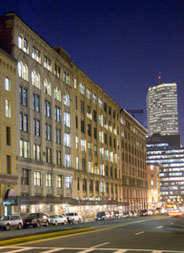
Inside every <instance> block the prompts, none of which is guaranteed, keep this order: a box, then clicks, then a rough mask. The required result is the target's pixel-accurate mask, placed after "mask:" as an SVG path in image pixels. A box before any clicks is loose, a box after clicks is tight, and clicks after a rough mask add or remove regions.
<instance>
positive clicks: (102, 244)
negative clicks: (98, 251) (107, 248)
mask: <svg viewBox="0 0 184 253" xmlns="http://www.w3.org/2000/svg"><path fill="white" fill-rule="evenodd" d="M109 243H110V242H104V243H101V244H97V245H95V246H92V247H93V248H97V247H101V246H104V245H107V244H109Z"/></svg>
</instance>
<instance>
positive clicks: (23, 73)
mask: <svg viewBox="0 0 184 253" xmlns="http://www.w3.org/2000/svg"><path fill="white" fill-rule="evenodd" d="M18 75H19V77H21V78H22V79H24V80H26V81H28V67H27V65H26V64H25V63H23V62H21V61H20V62H18Z"/></svg>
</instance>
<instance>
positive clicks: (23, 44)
mask: <svg viewBox="0 0 184 253" xmlns="http://www.w3.org/2000/svg"><path fill="white" fill-rule="evenodd" d="M18 47H19V48H21V49H22V50H23V51H24V52H26V53H29V49H28V41H27V40H26V38H24V37H23V36H22V35H19V36H18Z"/></svg>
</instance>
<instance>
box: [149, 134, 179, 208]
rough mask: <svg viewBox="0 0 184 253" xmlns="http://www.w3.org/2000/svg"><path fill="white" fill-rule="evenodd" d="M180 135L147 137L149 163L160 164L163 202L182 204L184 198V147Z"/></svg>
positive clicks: (150, 164) (161, 197) (161, 198)
mask: <svg viewBox="0 0 184 253" xmlns="http://www.w3.org/2000/svg"><path fill="white" fill-rule="evenodd" d="M179 140H180V137H179V136H159V135H158V134H156V135H153V136H152V137H148V138H147V165H148V166H152V165H153V166H154V165H157V166H159V177H160V200H161V202H162V204H165V203H174V204H181V203H183V200H184V148H180V141H179Z"/></svg>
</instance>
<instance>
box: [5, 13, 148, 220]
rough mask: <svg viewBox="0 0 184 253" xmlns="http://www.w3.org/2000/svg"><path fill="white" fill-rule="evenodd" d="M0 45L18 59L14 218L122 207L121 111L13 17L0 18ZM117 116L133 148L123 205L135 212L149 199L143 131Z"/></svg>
mask: <svg viewBox="0 0 184 253" xmlns="http://www.w3.org/2000/svg"><path fill="white" fill-rule="evenodd" d="M10 35H11V36H10ZM0 43H1V45H2V46H3V49H4V50H6V51H7V52H9V53H10V54H11V55H12V56H13V57H14V58H15V59H16V60H17V72H16V80H17V82H16V85H15V87H16V90H15V92H14V94H15V96H14V98H15V106H14V110H16V113H15V114H14V115H16V124H15V125H14V126H16V130H17V131H16V135H14V136H16V156H17V161H16V163H17V164H16V169H17V171H16V173H17V176H18V187H17V195H16V196H15V199H16V201H17V203H18V205H19V207H20V210H19V212H20V213H28V212H40V211H41V212H43V211H44V212H47V213H62V212H68V211H71V210H72V211H75V212H77V211H79V210H80V211H81V210H83V212H85V213H87V208H88V209H90V211H92V210H93V211H95V212H96V211H97V210H99V209H96V207H95V205H96V206H97V205H101V206H102V208H105V206H104V205H106V209H107V205H109V206H111V207H110V208H114V205H115V204H117V207H118V206H119V205H120V204H121V205H123V203H122V202H123V201H124V197H123V194H122V186H123V184H124V181H123V182H122V177H123V174H122V171H121V166H120V160H121V159H120V131H119V129H120V122H119V114H120V107H119V105H118V104H117V103H116V102H115V101H114V100H113V99H112V98H111V97H110V96H109V95H107V93H106V92H105V91H104V90H103V89H102V88H101V87H100V86H99V85H97V84H96V83H94V82H93V81H92V80H91V79H90V78H89V77H88V76H87V75H86V74H85V73H84V72H83V71H82V70H80V69H79V68H78V67H77V66H76V65H75V64H74V63H73V62H72V60H71V58H70V56H69V55H68V54H67V53H66V52H65V51H64V50H63V49H62V48H60V47H59V48H52V47H51V46H50V45H49V44H48V43H47V42H46V41H45V40H44V39H42V38H41V37H40V36H39V35H38V34H37V33H36V32H34V31H33V30H32V29H31V28H30V27H29V26H28V25H27V24H25V23H24V22H23V21H22V20H21V19H20V18H19V17H18V16H17V15H16V14H15V13H7V14H5V16H2V17H0ZM122 117H123V118H124V120H126V122H128V123H127V124H128V125H125V126H123V128H125V129H124V131H125V132H127V136H131V138H132V139H131V138H129V137H125V142H126V145H128V146H132V150H133V151H131V150H130V151H128V152H129V153H128V154H127V155H131V152H135V154H132V157H133V158H132V159H134V161H135V164H134V165H133V162H132V163H131V161H130V160H128V161H126V166H127V167H128V168H130V171H131V172H130V175H129V174H128V175H129V176H130V177H132V178H133V180H134V179H135V184H133V185H131V184H130V185H129V186H128V187H127V189H128V190H127V191H126V190H125V195H126V194H128V195H126V198H125V199H126V203H131V204H132V201H135V202H136V206H137V208H138V205H139V202H138V200H140V206H139V207H140V208H141V207H142V206H143V205H144V206H145V205H146V201H147V197H146V196H147V193H146V192H147V185H146V182H147V181H146V180H147V177H146V171H145V138H146V131H145V129H144V128H143V127H142V126H141V125H140V124H139V123H138V122H137V121H136V120H135V119H133V117H131V116H130V115H129V114H128V113H127V112H126V113H125V112H124V113H123V112H122ZM129 125H130V126H131V127H130V129H129ZM134 125H135V128H134ZM134 131H135V132H134ZM130 142H131V144H130ZM134 144H135V145H136V148H133V146H134ZM122 152H123V151H122ZM122 152H121V153H122ZM125 157H126V156H125ZM130 163H131V166H130ZM126 166H125V167H126ZM136 171H137V172H136ZM131 173H132V174H131ZM131 180H132V179H131ZM131 180H130V181H131ZM133 180H132V181H131V182H133ZM131 187H133V188H134V190H131V189H132V188H131ZM129 192H131V193H130V194H129ZM129 199H131V201H129ZM87 205H88V206H87ZM71 206H72V208H73V209H71ZM79 206H80V207H79ZM85 206H87V207H85ZM78 207H79V208H78ZM77 208H78V209H77ZM85 208H86V209H85ZM93 217H94V215H93Z"/></svg>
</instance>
